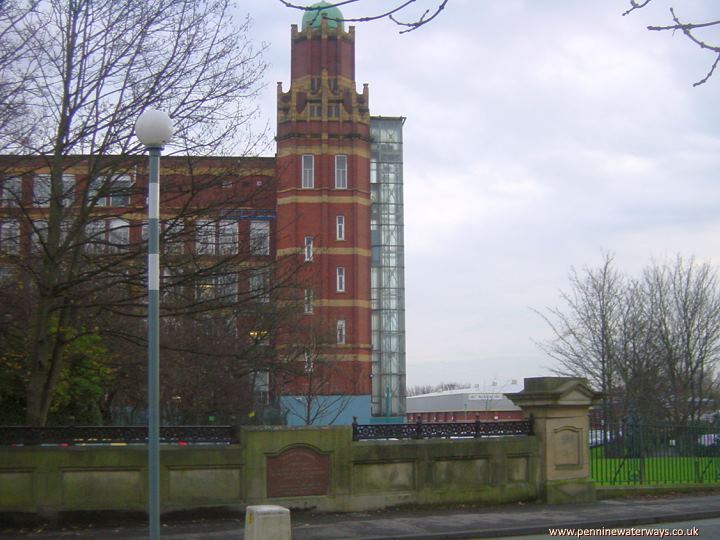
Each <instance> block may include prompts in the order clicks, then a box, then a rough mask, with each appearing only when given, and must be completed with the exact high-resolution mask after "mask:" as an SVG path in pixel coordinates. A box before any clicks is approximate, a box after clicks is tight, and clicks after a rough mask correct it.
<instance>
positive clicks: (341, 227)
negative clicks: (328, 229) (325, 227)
mask: <svg viewBox="0 0 720 540" xmlns="http://www.w3.org/2000/svg"><path fill="white" fill-rule="evenodd" d="M335 239H336V240H345V216H335Z"/></svg>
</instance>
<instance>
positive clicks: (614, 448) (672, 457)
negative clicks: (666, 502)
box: [589, 422, 720, 486]
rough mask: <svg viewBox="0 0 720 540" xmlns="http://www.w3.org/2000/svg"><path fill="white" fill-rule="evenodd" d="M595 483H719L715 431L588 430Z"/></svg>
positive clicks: (630, 426)
mask: <svg viewBox="0 0 720 540" xmlns="http://www.w3.org/2000/svg"><path fill="white" fill-rule="evenodd" d="M589 442H590V472H591V477H592V479H593V480H594V481H595V483H596V484H599V485H606V486H613V485H620V486H622V485H646V484H706V483H712V484H717V483H720V428H717V427H713V426H672V425H648V424H640V423H630V422H620V423H612V424H607V425H605V426H604V427H601V428H600V429H593V430H591V431H590V441H589Z"/></svg>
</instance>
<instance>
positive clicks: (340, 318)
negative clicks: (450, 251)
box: [277, 3, 371, 423]
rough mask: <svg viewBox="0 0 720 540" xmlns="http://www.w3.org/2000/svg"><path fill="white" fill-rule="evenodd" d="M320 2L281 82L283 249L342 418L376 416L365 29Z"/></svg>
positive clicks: (296, 35)
mask: <svg viewBox="0 0 720 540" xmlns="http://www.w3.org/2000/svg"><path fill="white" fill-rule="evenodd" d="M325 6H327V9H325ZM315 7H318V8H320V9H318V10H317V11H308V12H306V13H305V16H304V17H303V24H302V28H301V29H300V30H298V28H297V26H296V25H293V26H292V29H291V40H292V50H291V57H292V60H291V66H292V67H291V81H290V88H289V90H288V91H287V92H283V88H282V83H278V89H277V104H278V109H277V119H278V127H277V174H278V195H277V197H278V198H277V256H278V258H283V257H285V258H287V259H288V260H290V261H297V262H298V263H299V264H300V266H301V268H300V272H299V282H300V283H301V284H302V285H301V287H303V288H304V298H305V314H306V319H307V321H308V328H311V329H312V331H313V332H317V334H318V342H319V343H321V346H320V347H319V348H318V353H319V354H318V359H321V360H322V364H324V366H325V368H323V369H324V371H325V373H324V375H323V376H324V378H325V379H326V383H325V384H323V385H322V390H321V391H320V392H319V393H321V394H323V395H324V396H326V397H325V398H324V399H326V400H332V399H335V400H337V396H345V397H344V398H343V400H337V402H338V404H339V405H341V406H342V408H343V411H342V412H341V415H340V416H339V417H338V419H336V423H345V420H348V419H349V418H351V416H352V415H355V416H358V417H359V418H360V419H363V418H365V419H367V418H368V417H369V415H370V387H371V377H370V375H371V327H370V321H371V315H370V314H371V311H370V309H371V304H370V256H371V251H370V113H369V93H368V87H367V85H364V86H363V91H362V93H358V92H357V91H356V83H355V29H354V28H353V27H350V28H349V30H348V31H347V32H346V31H345V30H344V27H343V24H342V21H337V20H335V19H339V18H342V15H341V14H340V11H339V10H338V9H337V8H334V7H332V6H329V5H327V4H325V3H320V4H316V6H315ZM303 384H304V383H303V382H302V381H301V382H300V383H298V386H297V387H295V388H291V389H290V391H289V392H288V391H287V390H285V391H284V392H283V393H284V394H285V396H283V398H282V399H283V405H284V406H285V407H286V408H291V409H292V408H293V407H296V406H297V404H298V403H299V402H300V397H299V394H301V393H302V392H303V389H302V385H303ZM288 394H289V395H288ZM293 394H295V397H293ZM293 400H294V401H293ZM346 417H347V418H346ZM288 420H289V421H290V422H292V421H293V419H292V418H288ZM296 422H297V420H296ZM318 423H329V419H328V418H326V419H324V421H320V422H318Z"/></svg>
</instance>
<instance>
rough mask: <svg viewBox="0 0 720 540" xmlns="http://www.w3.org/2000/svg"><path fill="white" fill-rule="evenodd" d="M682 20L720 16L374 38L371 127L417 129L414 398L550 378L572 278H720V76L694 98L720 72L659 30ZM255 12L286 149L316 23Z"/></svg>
mask: <svg viewBox="0 0 720 540" xmlns="http://www.w3.org/2000/svg"><path fill="white" fill-rule="evenodd" d="M420 2H421V3H423V2H424V4H425V5H427V6H429V5H431V4H433V2H431V1H430V0H420ZM388 4H389V2H388V0H377V1H376V0H365V1H363V2H359V3H357V4H354V5H353V6H346V7H343V8H342V10H343V14H344V15H345V16H346V17H352V16H361V15H367V14H369V13H372V12H373V10H374V9H375V10H376V9H377V8H378V7H380V8H381V7H382V6H383V5H388ZM673 5H674V6H675V7H676V13H677V14H678V15H680V16H681V17H683V16H686V17H687V18H688V19H696V20H697V21H707V20H713V19H717V18H718V17H717V16H718V7H717V4H716V2H715V1H713V0H674V1H671V0H654V1H653V3H652V4H650V5H649V6H648V7H646V8H645V9H643V10H639V11H635V12H634V13H633V14H631V15H628V16H625V17H623V16H622V13H623V12H624V11H625V10H626V9H627V8H628V6H629V0H586V1H584V2H578V1H575V0H542V1H537V0H450V2H449V4H448V6H447V8H446V9H445V10H444V11H443V13H442V14H441V15H440V16H439V17H438V18H436V19H435V20H434V21H432V22H431V23H430V24H428V25H426V26H424V27H422V28H420V29H418V30H416V31H414V32H410V33H408V34H403V35H399V34H398V28H397V27H396V26H394V25H393V24H392V23H390V22H387V21H380V22H373V23H358V24H357V25H356V49H355V51H356V79H357V85H358V89H359V90H361V89H362V84H363V83H365V82H367V83H369V86H370V110H371V114H373V115H384V116H404V117H406V118H407V120H406V122H405V126H404V180H405V186H404V187H405V266H406V270H405V278H406V331H407V361H406V367H407V384H408V386H414V385H420V384H437V383H440V382H450V381H457V382H465V383H472V384H478V385H480V386H481V387H490V386H491V385H492V382H493V381H495V382H496V383H497V384H498V386H500V387H503V386H505V385H508V384H509V383H510V381H511V380H513V379H515V380H517V381H518V382H519V381H521V379H522V378H524V377H534V376H542V375H548V374H550V373H551V369H552V368H553V367H554V365H555V364H554V361H553V360H552V359H550V358H549V357H547V356H546V355H545V354H544V353H543V352H542V350H541V349H540V348H539V347H538V345H537V343H538V342H543V341H547V340H548V339H550V338H551V337H552V336H551V333H550V330H549V328H548V326H547V324H546V323H545V322H544V321H543V320H542V318H541V317H540V316H539V315H538V314H537V312H536V311H541V312H542V311H543V310H545V309H547V308H548V307H557V306H561V301H560V298H559V294H560V291H562V290H568V275H569V272H570V270H571V268H573V267H574V268H576V269H578V270H581V269H583V268H586V267H591V268H594V267H597V266H598V265H599V264H600V263H601V260H602V258H603V253H604V252H610V253H612V254H614V256H615V262H616V266H617V268H618V269H619V270H621V271H623V272H626V273H628V274H631V275H632V274H637V273H638V272H639V271H640V270H641V269H642V267H643V266H645V265H646V264H647V263H649V262H650V261H651V260H656V261H659V262H664V261H666V260H672V259H674V258H675V256H676V255H678V254H679V255H682V256H683V257H695V258H696V260H698V261H700V262H709V263H711V264H713V265H718V264H719V263H720V251H719V248H720V178H718V174H719V173H720V108H719V107H717V97H718V95H719V92H720V72H719V73H718V75H716V76H715V78H713V79H710V81H709V82H708V83H707V84H705V85H702V86H699V87H697V88H693V83H694V82H696V81H698V80H700V79H702V78H703V77H704V76H705V74H706V72H707V70H708V69H709V68H710V66H711V64H712V62H713V60H714V57H713V55H712V54H711V53H708V52H704V51H701V50H700V49H699V48H698V47H697V46H694V45H692V44H691V43H689V41H688V40H687V39H685V38H684V37H683V36H682V35H681V34H675V35H673V34H672V33H671V32H651V31H648V30H646V27H647V26H648V25H651V24H655V25H663V24H669V23H670V22H671V19H670V13H669V8H670V7H671V6H673ZM239 9H240V10H245V11H247V12H248V13H249V14H250V16H251V17H252V19H253V21H254V23H253V28H252V31H251V33H252V38H253V39H254V40H256V42H258V43H260V42H264V43H266V44H267V46H268V49H267V53H266V60H267V61H268V63H269V64H270V67H269V69H268V72H267V74H266V79H265V80H266V87H265V88H264V90H263V92H262V95H261V98H260V99H261V101H260V109H261V111H262V112H261V118H260V119H259V123H260V124H263V123H265V124H268V125H269V126H270V129H271V131H273V130H274V126H275V122H276V117H275V98H276V82H277V81H282V82H283V88H284V90H286V91H287V89H288V87H289V83H290V80H289V78H290V25H291V24H300V20H301V18H302V13H301V12H299V11H296V10H292V9H288V8H286V7H284V6H283V5H282V4H281V3H280V2H279V1H277V0H243V1H242V2H240V3H239ZM718 41H720V36H718V39H717V40H716V42H718ZM273 153H274V148H273V147H271V148H270V151H269V155H272V154H273Z"/></svg>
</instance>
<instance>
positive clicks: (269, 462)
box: [265, 448, 330, 497]
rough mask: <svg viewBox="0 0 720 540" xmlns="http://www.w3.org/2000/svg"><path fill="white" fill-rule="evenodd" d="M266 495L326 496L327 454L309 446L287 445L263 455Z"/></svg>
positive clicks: (328, 475) (328, 482)
mask: <svg viewBox="0 0 720 540" xmlns="http://www.w3.org/2000/svg"><path fill="white" fill-rule="evenodd" d="M265 471H266V472H265V474H266V476H265V478H266V480H267V496H268V497H303V496H307V495H327V494H328V486H329V484H330V456H328V455H327V454H321V453H319V452H316V451H315V450H312V449H310V448H290V449H289V450H285V451H284V452H281V453H280V454H278V455H277V456H267V457H266V458H265Z"/></svg>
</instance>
